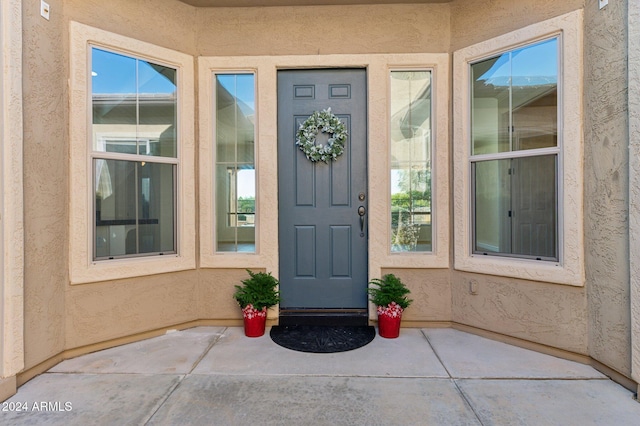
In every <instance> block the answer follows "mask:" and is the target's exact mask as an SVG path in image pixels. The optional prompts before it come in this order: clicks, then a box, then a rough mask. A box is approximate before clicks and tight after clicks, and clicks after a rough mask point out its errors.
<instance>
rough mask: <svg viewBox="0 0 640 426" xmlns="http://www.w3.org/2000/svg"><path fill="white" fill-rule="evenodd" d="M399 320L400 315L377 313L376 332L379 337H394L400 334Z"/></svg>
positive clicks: (400, 318) (400, 319)
mask: <svg viewBox="0 0 640 426" xmlns="http://www.w3.org/2000/svg"><path fill="white" fill-rule="evenodd" d="M400 321H402V316H397V317H392V316H390V315H384V314H382V315H380V314H379V315H378V333H379V334H380V337H384V338H387V339H395V338H396V337H398V336H399V335H400Z"/></svg>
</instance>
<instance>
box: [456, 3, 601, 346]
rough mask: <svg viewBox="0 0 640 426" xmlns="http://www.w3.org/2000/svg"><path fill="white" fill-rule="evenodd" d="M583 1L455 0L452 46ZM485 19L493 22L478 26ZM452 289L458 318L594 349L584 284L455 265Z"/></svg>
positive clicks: (482, 38) (552, 342) (557, 13)
mask: <svg viewBox="0 0 640 426" xmlns="http://www.w3.org/2000/svg"><path fill="white" fill-rule="evenodd" d="M583 3H584V1H583V0H576V1H567V2H556V1H549V0H539V1H536V2H527V4H523V2H513V1H510V0H495V1H492V2H491V3H490V5H489V4H487V2H484V1H481V0H454V2H453V3H451V32H452V37H451V50H452V51H456V50H458V49H461V48H463V47H467V46H470V45H472V44H475V43H479V42H483V41H486V40H488V39H490V38H492V37H497V36H499V35H502V34H506V33H509V32H511V31H514V30H517V29H519V28H523V27H526V26H528V25H531V24H534V23H536V22H540V21H543V20H546V19H549V18H552V17H555V16H560V15H563V14H565V13H567V12H571V11H573V10H578V9H580V8H581V7H582V6H583ZM481 22H491V25H478V23H481ZM455 119H456V117H454V120H455ZM452 238H453V237H452ZM472 286H473V288H474V290H475V291H474V292H473V293H475V294H472V291H471V287H472ZM451 293H452V320H453V321H455V322H458V323H461V324H465V325H470V326H473V327H477V328H481V329H486V330H489V331H492V332H496V333H502V334H505V335H509V336H513V337H518V338H522V339H525V340H530V341H533V342H537V343H541V344H545V345H549V346H554V347H558V348H561V349H565V350H568V351H572V352H576V353H580V354H587V352H588V336H587V310H586V309H587V303H586V291H585V289H584V288H580V287H578V288H574V287H571V286H568V285H555V284H548V283H543V282H537V281H528V280H521V279H511V278H505V277H499V276H492V275H481V274H473V273H466V272H460V271H455V270H454V271H453V272H452V277H451Z"/></svg>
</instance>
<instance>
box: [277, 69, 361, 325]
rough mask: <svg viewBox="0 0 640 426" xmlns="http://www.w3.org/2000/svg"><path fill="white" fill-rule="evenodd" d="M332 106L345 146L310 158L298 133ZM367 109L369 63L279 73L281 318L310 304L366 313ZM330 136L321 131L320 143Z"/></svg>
mask: <svg viewBox="0 0 640 426" xmlns="http://www.w3.org/2000/svg"><path fill="white" fill-rule="evenodd" d="M327 108H331V113H333V114H334V115H335V116H337V117H338V118H339V119H340V121H342V122H343V123H344V124H345V125H346V128H347V132H348V137H347V141H346V143H345V149H344V153H343V154H342V155H340V156H339V157H337V159H336V160H335V161H331V160H329V163H328V164H327V163H324V162H322V161H318V162H312V161H310V160H308V159H307V158H306V156H305V154H304V153H303V152H302V151H301V150H300V149H299V148H298V147H297V146H296V144H295V143H296V132H297V131H298V129H299V127H300V125H301V124H302V123H303V122H304V121H305V120H306V119H307V118H308V117H309V116H310V115H312V114H313V113H314V112H315V111H318V112H320V111H323V110H326V109H327ZM366 109H367V102H366V71H365V70H364V69H323V70H287V71H280V72H278V182H279V183H278V197H279V201H278V203H279V243H280V274H279V279H280V291H281V296H282V301H281V303H280V309H281V318H282V315H286V314H287V312H289V313H291V312H298V313H299V312H304V311H305V310H306V311H307V312H322V311H324V312H326V313H334V314H339V313H345V312H358V311H360V312H361V313H362V312H364V314H365V315H366V308H367V291H366V289H367V220H366V217H367V216H366V209H367V197H368V196H367V191H366V189H367V170H366V164H367V124H366V121H367V111H366ZM328 137H329V135H327V134H326V133H322V132H318V134H317V136H316V145H320V144H323V145H324V144H326V143H327V140H328ZM281 322H282V321H281Z"/></svg>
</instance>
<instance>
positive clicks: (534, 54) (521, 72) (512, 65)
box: [477, 38, 558, 85]
mask: <svg viewBox="0 0 640 426" xmlns="http://www.w3.org/2000/svg"><path fill="white" fill-rule="evenodd" d="M510 53H511V61H509V52H508V53H505V54H502V55H500V57H498V59H497V60H496V62H495V63H494V64H493V65H492V66H491V68H489V70H487V71H486V72H485V73H484V74H483V75H482V76H481V77H479V78H478V79H477V80H478V81H483V80H484V81H486V82H487V83H490V84H494V85H508V84H509V80H508V79H509V77H511V76H513V78H514V79H518V81H517V82H516V84H519V85H526V84H532V85H533V84H540V83H541V81H540V79H539V77H543V78H544V79H546V83H551V82H553V83H555V82H557V79H558V39H557V38H553V39H550V40H545V41H542V42H540V43H537V44H533V45H530V46H526V47H524V48H522V49H517V50H514V51H512V52H510Z"/></svg>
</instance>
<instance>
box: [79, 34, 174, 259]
mask: <svg viewBox="0 0 640 426" xmlns="http://www.w3.org/2000/svg"><path fill="white" fill-rule="evenodd" d="M88 49H89V56H90V57H93V54H92V50H93V49H98V50H102V51H103V52H109V53H114V54H117V55H123V56H124V57H127V58H130V59H135V60H136V61H145V62H150V63H153V64H156V65H162V66H165V67H167V68H172V69H175V68H174V67H173V66H172V65H170V64H167V63H166V62H164V61H157V60H151V59H148V58H144V57H142V56H140V55H136V54H130V53H126V52H122V51H119V50H114V49H111V48H106V47H104V46H100V45H95V44H94V43H92V42H89V44H88ZM91 64H92V62H91V61H89V64H88V65H89V66H91ZM90 81H91V80H90ZM136 83H137V82H136ZM179 84H180V83H179V79H178V73H177V69H176V91H177V87H178V85H179ZM89 86H90V87H91V89H90V90H89V92H90V93H93V90H92V83H91V82H90V83H89ZM176 95H177V94H176ZM136 102H137V105H136V109H140V106H141V105H140V101H139V99H137V100H136ZM179 102H180V99H179V97H178V96H176V109H177V106H178V103H179ZM93 107H94V105H93V104H92V108H93ZM138 120H139V117H138ZM175 124H176V126H177V127H178V129H179V127H181V126H180V125H179V123H178V120H177V114H176V123H175ZM94 126H95V123H94V122H93V120H92V121H91V134H92V135H95V136H96V137H97V136H100V139H97V140H96V139H94V138H92V137H90V138H89V144H90V146H89V151H90V154H89V156H90V159H91V176H92V192H93V195H92V200H93V205H92V207H93V209H92V211H93V213H92V214H91V217H92V218H96V220H97V211H96V203H97V202H96V201H95V200H96V195H95V190H94V189H95V185H96V182H95V178H96V174H95V172H96V169H95V168H96V160H104V161H108V160H115V161H127V162H130V163H142V165H144V163H149V164H169V165H171V166H173V167H172V175H173V185H172V186H173V189H172V193H173V218H172V222H173V223H172V227H173V250H171V251H158V252H143V253H134V254H124V255H109V256H101V257H99V256H98V255H97V238H98V229H97V224H96V222H95V221H94V222H93V226H92V242H93V244H94V246H93V250H92V260H93V261H94V262H102V261H106V260H114V259H127V258H133V257H149V256H156V255H173V254H176V253H177V251H178V245H177V236H178V232H177V231H178V230H177V214H176V213H177V210H178V208H177V204H178V197H177V179H176V178H177V170H178V169H179V164H180V162H179V159H178V156H177V155H176V156H174V157H170V156H154V155H147V154H142V153H139V152H138V153H123V152H117V151H109V150H108V149H107V145H108V144H109V142H112V143H117V144H123V143H127V142H133V143H134V144H135V146H136V151H137V150H138V147H139V146H140V143H141V142H142V143H143V144H144V145H146V146H147V150H148V148H149V137H148V136H145V137H142V138H139V137H137V135H136V136H132V135H126V136H124V137H122V136H120V137H118V136H115V137H113V138H110V139H108V138H107V137H105V135H104V134H100V133H97V132H96V131H95V129H94ZM138 126H140V123H139V122H137V123H136V127H138ZM179 139H180V138H176V153H177V148H178V146H179V145H180V142H181V141H180V140H179ZM100 143H102V144H104V145H105V147H104V150H100V149H96V145H100ZM136 167H137V166H136ZM136 186H137V182H136ZM136 192H137V187H136ZM138 208H139V206H138V205H136V210H138ZM137 213H138V212H136V217H137ZM136 226H137V227H139V226H140V224H137V225H136ZM136 235H137V234H136ZM136 240H137V238H136ZM136 246H137V244H136Z"/></svg>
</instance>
